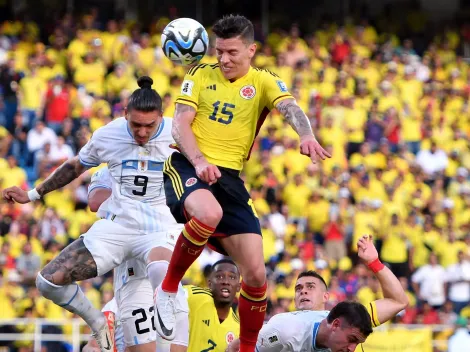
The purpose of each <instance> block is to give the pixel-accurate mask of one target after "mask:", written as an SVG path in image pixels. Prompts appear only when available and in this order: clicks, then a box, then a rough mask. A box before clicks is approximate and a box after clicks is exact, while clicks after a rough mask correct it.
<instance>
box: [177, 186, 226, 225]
mask: <svg viewBox="0 0 470 352" xmlns="http://www.w3.org/2000/svg"><path fill="white" fill-rule="evenodd" d="M184 208H185V210H186V212H187V213H188V214H189V216H190V217H195V218H196V219H198V220H199V221H200V222H202V223H203V224H205V225H207V226H210V227H217V225H218V224H219V222H220V220H222V215H223V211H222V207H221V206H220V204H219V202H218V201H217V199H215V197H214V195H213V194H212V193H210V192H209V191H207V190H197V191H195V192H193V193H191V194H190V195H189V196H188V197H187V198H186V200H185V202H184Z"/></svg>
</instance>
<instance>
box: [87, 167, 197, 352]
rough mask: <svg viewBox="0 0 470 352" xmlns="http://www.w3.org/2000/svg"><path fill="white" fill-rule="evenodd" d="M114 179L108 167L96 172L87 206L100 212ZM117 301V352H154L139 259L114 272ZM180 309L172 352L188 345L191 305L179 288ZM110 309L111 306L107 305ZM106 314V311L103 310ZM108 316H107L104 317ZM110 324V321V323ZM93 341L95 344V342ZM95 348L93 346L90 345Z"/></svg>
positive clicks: (149, 295)
mask: <svg viewBox="0 0 470 352" xmlns="http://www.w3.org/2000/svg"><path fill="white" fill-rule="evenodd" d="M112 186H113V184H112V176H111V174H110V173H109V169H108V168H107V167H103V168H101V169H100V170H98V171H96V172H95V173H94V174H93V176H92V177H91V182H90V185H89V187H88V205H89V207H90V210H91V211H93V212H97V211H98V209H99V207H100V206H101V204H103V203H104V202H105V201H106V199H108V198H109V197H110V196H111V192H112ZM113 281H114V298H113V301H115V302H116V303H115V305H116V311H115V314H116V316H118V317H119V324H118V326H117V327H116V330H115V336H119V337H120V338H121V339H120V340H118V338H117V337H116V338H115V341H116V344H118V343H119V346H116V347H117V348H116V349H117V352H122V351H124V348H126V347H127V350H126V351H128V352H155V350H156V344H155V341H156V338H157V334H156V331H155V322H154V312H153V310H154V307H153V291H154V290H153V288H152V285H151V284H150V281H149V280H148V278H147V273H146V264H145V262H143V261H142V260H139V259H130V260H128V261H126V262H124V263H122V264H121V265H119V266H118V267H117V268H115V269H114V280H113ZM179 289H180V290H181V292H180V293H181V294H180V295H179V298H180V299H179V300H178V301H177V305H180V306H178V309H177V310H178V313H177V317H178V318H177V319H178V324H179V325H178V326H179V327H180V329H178V335H177V336H176V337H175V339H174V340H173V341H172V344H171V345H172V346H171V352H185V351H186V350H187V346H188V341H189V332H188V328H186V329H184V328H183V327H184V326H186V327H187V326H188V324H189V323H188V313H187V312H188V305H187V301H186V297H185V293H184V291H183V287H182V286H181V285H180V287H179ZM107 306H108V305H107ZM103 312H104V310H103ZM105 314H106V313H105ZM108 323H109V319H108ZM93 341H94V340H93ZM88 345H89V347H94V344H93V343H90V342H89V343H88Z"/></svg>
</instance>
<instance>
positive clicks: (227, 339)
mask: <svg viewBox="0 0 470 352" xmlns="http://www.w3.org/2000/svg"><path fill="white" fill-rule="evenodd" d="M233 340H235V334H234V333H233V332H231V331H229V332H228V333H227V335H225V342H227V343H231V342H232V341H233Z"/></svg>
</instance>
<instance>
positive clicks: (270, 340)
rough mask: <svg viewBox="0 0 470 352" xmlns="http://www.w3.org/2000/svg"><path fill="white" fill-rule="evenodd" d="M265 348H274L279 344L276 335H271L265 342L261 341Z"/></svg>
mask: <svg viewBox="0 0 470 352" xmlns="http://www.w3.org/2000/svg"><path fill="white" fill-rule="evenodd" d="M263 342H264V343H265V346H268V347H269V346H275V345H278V344H279V336H278V335H277V332H276V333H273V334H272V335H271V336H268V338H267V339H266V340H264V341H263Z"/></svg>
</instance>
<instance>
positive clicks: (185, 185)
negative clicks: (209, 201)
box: [163, 152, 261, 254]
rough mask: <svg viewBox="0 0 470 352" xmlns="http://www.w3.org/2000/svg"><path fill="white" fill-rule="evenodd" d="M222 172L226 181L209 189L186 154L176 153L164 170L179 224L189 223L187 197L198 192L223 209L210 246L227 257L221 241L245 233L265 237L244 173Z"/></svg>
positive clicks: (235, 171) (168, 194) (220, 180)
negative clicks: (206, 194)
mask: <svg viewBox="0 0 470 352" xmlns="http://www.w3.org/2000/svg"><path fill="white" fill-rule="evenodd" d="M218 168H219V170H220V172H221V174H222V177H220V178H219V179H218V180H217V182H216V183H215V184H213V185H211V186H209V185H208V184H207V183H205V182H204V181H201V179H199V177H197V175H196V170H195V169H194V167H193V165H192V164H191V163H190V162H189V161H188V159H186V157H185V156H184V155H183V154H181V153H179V152H175V153H173V154H172V155H171V156H170V157H169V158H168V160H167V161H166V162H165V166H164V168H163V173H164V184H165V195H166V204H167V205H168V207H169V208H170V210H171V213H172V214H173V216H174V217H175V219H176V221H178V222H179V223H182V224H184V223H186V222H188V220H189V219H188V218H187V216H186V213H185V210H184V201H185V199H186V197H187V196H188V195H190V194H191V192H194V191H195V190H198V189H207V190H208V191H210V192H211V193H212V194H213V195H214V197H215V199H217V201H218V202H219V204H220V206H221V207H222V210H223V216H222V220H221V221H220V223H219V225H218V226H217V228H216V230H215V232H214V235H212V237H211V238H210V239H209V242H208V243H209V245H210V246H211V247H212V248H213V249H215V250H217V251H218V252H220V253H222V254H226V252H225V251H224V250H223V249H222V247H221V246H220V244H219V241H217V240H216V238H217V237H221V236H232V235H238V234H243V233H257V234H259V235H261V226H260V223H259V220H258V216H257V215H256V212H255V210H254V206H253V201H252V200H251V198H250V194H249V193H248V191H247V190H246V188H245V184H244V182H243V180H242V179H241V178H240V176H239V174H240V172H239V171H237V170H233V169H228V168H224V167H220V166H219V167H218Z"/></svg>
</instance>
